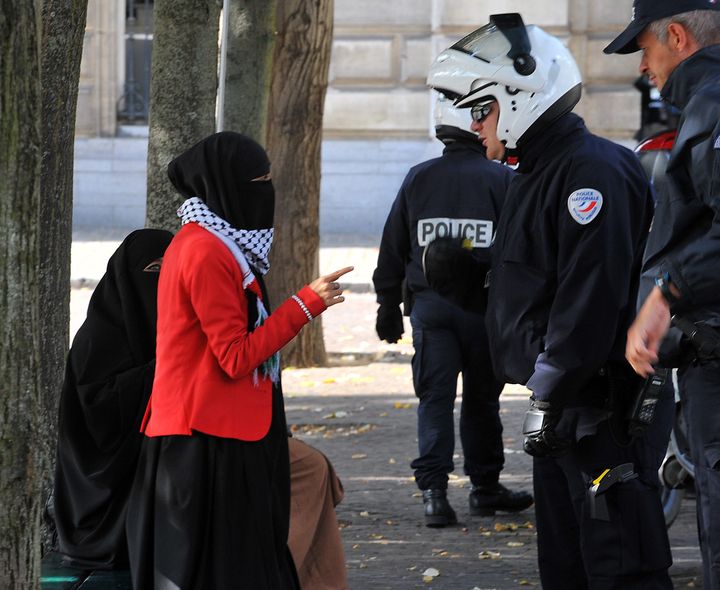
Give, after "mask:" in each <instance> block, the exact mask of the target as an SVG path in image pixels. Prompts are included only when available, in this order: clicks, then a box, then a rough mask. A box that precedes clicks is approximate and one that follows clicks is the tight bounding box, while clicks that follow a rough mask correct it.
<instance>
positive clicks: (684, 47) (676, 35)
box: [667, 23, 700, 59]
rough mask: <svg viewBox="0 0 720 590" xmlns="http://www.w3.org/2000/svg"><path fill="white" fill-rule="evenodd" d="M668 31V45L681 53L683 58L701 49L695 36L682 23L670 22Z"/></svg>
mask: <svg viewBox="0 0 720 590" xmlns="http://www.w3.org/2000/svg"><path fill="white" fill-rule="evenodd" d="M667 31H668V47H670V49H672V50H673V51H674V52H675V53H678V54H680V55H681V57H682V58H683V59H684V58H686V57H689V56H690V55H692V54H693V53H695V52H696V51H697V50H698V49H700V46H699V45H698V42H697V41H696V40H695V37H693V36H692V34H691V33H690V31H688V30H687V29H686V28H685V27H684V26H683V25H681V24H680V23H670V24H669V25H668V28H667Z"/></svg>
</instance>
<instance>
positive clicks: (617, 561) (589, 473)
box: [533, 388, 673, 590]
mask: <svg viewBox="0 0 720 590" xmlns="http://www.w3.org/2000/svg"><path fill="white" fill-rule="evenodd" d="M671 393H672V392H671V391H670V390H669V388H668V394H667V395H666V396H665V399H664V400H663V401H662V402H661V408H659V410H658V415H657V416H656V419H655V422H654V423H653V424H652V425H651V427H650V428H649V430H648V431H647V432H646V434H645V435H644V436H643V437H642V438H639V439H636V440H634V441H633V442H632V443H631V444H629V445H627V446H623V445H622V444H619V443H618V442H617V439H618V438H619V437H618V436H616V435H615V434H614V433H613V432H612V431H611V428H610V423H609V421H607V420H606V421H604V422H601V423H600V425H599V426H598V430H597V433H596V434H594V435H592V436H586V437H584V438H582V439H581V440H580V441H578V443H577V444H576V446H575V447H574V449H573V450H572V451H571V452H570V453H569V454H567V455H565V456H563V457H561V458H557V459H553V458H535V459H534V460H533V484H534V491H535V514H536V518H537V532H538V561H539V565H540V579H541V581H542V586H543V588H544V590H581V589H586V588H590V589H592V590H610V589H617V590H641V589H642V590H656V589H665V588H672V583H671V581H670V577H669V576H668V573H667V569H668V568H669V567H670V565H671V563H672V558H671V555H670V544H669V542H668V538H667V531H666V529H665V520H664V517H663V511H662V505H661V502H660V493H659V482H658V478H657V470H658V468H659V466H660V463H661V462H662V459H663V457H664V455H665V450H666V448H667V444H668V438H669V434H670V429H671V426H672V413H673V400H672V397H671ZM623 463H633V464H634V467H635V472H636V473H638V474H639V477H638V478H637V479H633V480H630V481H628V482H625V483H622V484H617V485H614V486H612V487H611V488H610V489H609V490H608V491H607V492H606V493H605V498H606V501H607V506H608V512H609V517H610V520H609V521H602V520H595V519H591V518H590V505H589V500H588V496H587V490H588V488H589V486H590V485H591V481H592V479H594V478H596V477H597V476H599V475H600V474H601V473H602V472H603V471H604V470H605V469H607V468H612V467H616V466H617V465H621V464H623Z"/></svg>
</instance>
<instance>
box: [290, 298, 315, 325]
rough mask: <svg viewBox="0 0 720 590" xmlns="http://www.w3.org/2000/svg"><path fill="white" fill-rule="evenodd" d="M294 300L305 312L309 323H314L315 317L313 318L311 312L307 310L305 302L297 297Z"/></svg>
mask: <svg viewBox="0 0 720 590" xmlns="http://www.w3.org/2000/svg"><path fill="white" fill-rule="evenodd" d="M292 298H293V299H294V300H295V301H297V304H298V305H299V306H300V309H302V310H303V311H304V312H305V315H306V316H307V319H308V320H309V321H312V319H313V316H312V314H311V313H310V310H309V309H308V308H307V305H305V302H304V301H303V300H302V299H300V297H298V296H297V295H293V296H292Z"/></svg>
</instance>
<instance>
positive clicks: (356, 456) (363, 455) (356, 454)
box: [350, 453, 367, 459]
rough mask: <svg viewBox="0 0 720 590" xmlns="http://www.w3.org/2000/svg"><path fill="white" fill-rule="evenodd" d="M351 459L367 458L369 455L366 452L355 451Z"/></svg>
mask: <svg viewBox="0 0 720 590" xmlns="http://www.w3.org/2000/svg"><path fill="white" fill-rule="evenodd" d="M350 458H351V459H366V458H367V455H366V454H365V453H355V454H354V455H353V456H352V457H350Z"/></svg>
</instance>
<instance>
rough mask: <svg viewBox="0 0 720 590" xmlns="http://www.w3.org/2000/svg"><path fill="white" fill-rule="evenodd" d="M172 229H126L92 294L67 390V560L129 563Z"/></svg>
mask: <svg viewBox="0 0 720 590" xmlns="http://www.w3.org/2000/svg"><path fill="white" fill-rule="evenodd" d="M171 239H172V234H171V233H170V232H166V231H162V230H154V229H142V230H137V231H134V232H133V233H131V234H130V235H129V236H127V237H126V238H125V240H124V241H123V242H122V244H121V245H120V247H119V248H118V249H117V251H116V252H115V253H114V254H113V255H112V257H111V258H110V261H109V262H108V266H107V272H106V273H105V276H103V278H102V279H101V280H100V282H99V283H98V285H97V287H96V288H95V291H94V293H93V295H92V298H91V299H90V304H89V306H88V312H87V319H86V320H85V322H84V323H83V325H82V326H81V327H80V329H79V330H78V332H77V334H76V335H75V338H74V340H73V343H72V348H71V349H70V353H69V355H68V360H67V366H66V370H65V381H64V383H63V389H62V394H61V398H60V413H59V428H58V448H57V466H56V471H55V490H54V515H55V524H56V527H57V533H58V543H59V550H60V552H61V553H62V554H63V556H64V560H65V561H66V562H67V563H69V564H70V565H75V566H78V567H87V568H122V567H127V564H128V557H127V540H126V534H125V514H126V511H127V500H128V495H129V493H130V486H131V484H132V481H133V476H134V474H135V469H136V466H137V461H138V456H139V453H140V445H141V442H142V439H143V436H142V434H141V433H140V422H141V420H142V416H143V412H144V411H145V406H146V405H147V401H148V398H149V397H150V391H151V388H152V382H153V376H154V373H155V324H156V320H157V305H156V298H157V283H158V273H159V270H160V262H161V258H162V256H163V253H164V252H165V249H166V248H167V246H168V244H169V243H170V240H171Z"/></svg>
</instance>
